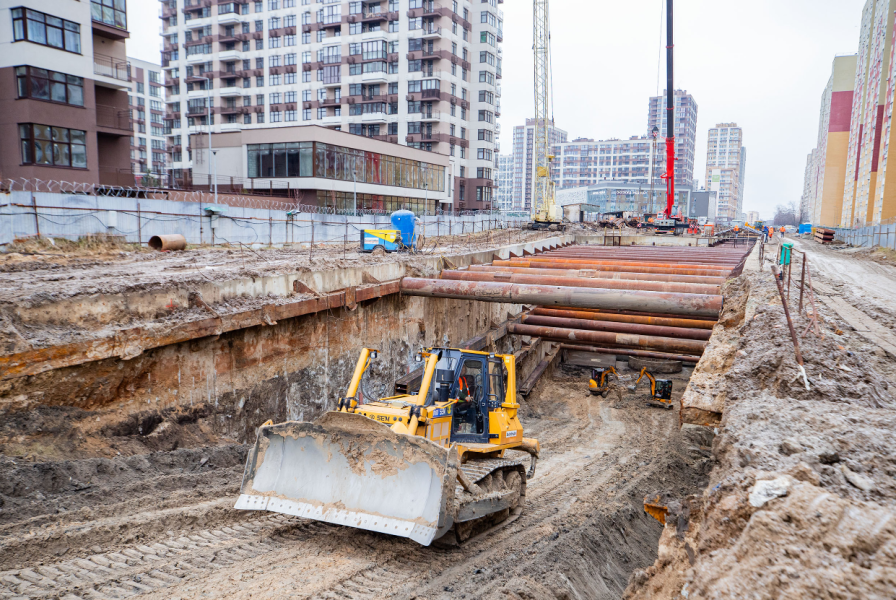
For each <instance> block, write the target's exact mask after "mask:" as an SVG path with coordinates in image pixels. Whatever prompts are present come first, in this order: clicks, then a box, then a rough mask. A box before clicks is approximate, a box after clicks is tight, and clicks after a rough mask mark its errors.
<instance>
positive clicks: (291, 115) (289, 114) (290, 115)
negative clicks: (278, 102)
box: [286, 110, 298, 122]
mask: <svg viewBox="0 0 896 600" xmlns="http://www.w3.org/2000/svg"><path fill="white" fill-rule="evenodd" d="M296 120H298V119H297V118H296V111H294V110H288V111H286V121H287V122H291V121H296Z"/></svg>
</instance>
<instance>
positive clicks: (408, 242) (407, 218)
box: [392, 210, 417, 247]
mask: <svg viewBox="0 0 896 600" xmlns="http://www.w3.org/2000/svg"><path fill="white" fill-rule="evenodd" d="M392 228H393V229H397V230H398V231H400V232H401V241H402V243H403V244H404V245H405V246H411V247H413V246H414V245H415V244H416V243H417V232H416V228H417V217H415V216H414V213H412V212H411V211H409V210H396V211H395V212H394V213H392Z"/></svg>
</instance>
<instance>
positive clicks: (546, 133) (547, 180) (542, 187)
mask: <svg viewBox="0 0 896 600" xmlns="http://www.w3.org/2000/svg"><path fill="white" fill-rule="evenodd" d="M532 7H533V24H534V27H533V41H532V50H533V51H534V53H535V148H534V151H535V161H534V162H535V186H534V189H533V194H532V222H531V223H530V228H531V229H548V228H550V227H552V226H555V227H559V226H560V224H561V222H562V218H561V215H560V209H559V207H558V206H557V205H556V203H555V202H554V182H553V181H552V180H551V162H552V161H553V160H554V156H553V154H551V140H550V123H551V102H552V100H553V96H552V90H551V20H550V14H549V10H548V0H533V1H532Z"/></svg>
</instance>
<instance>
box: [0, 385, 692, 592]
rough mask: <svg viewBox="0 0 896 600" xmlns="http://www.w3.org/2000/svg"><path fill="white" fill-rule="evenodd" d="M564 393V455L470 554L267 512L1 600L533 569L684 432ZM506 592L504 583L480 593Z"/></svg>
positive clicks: (134, 551) (402, 587)
mask: <svg viewBox="0 0 896 600" xmlns="http://www.w3.org/2000/svg"><path fill="white" fill-rule="evenodd" d="M556 387H561V388H563V387H565V388H566V389H556ZM556 387H555V389H554V390H553V394H555V395H556V394H560V395H562V396H564V397H565V398H563V400H562V401H559V402H557V403H555V405H554V406H550V407H548V408H549V409H550V410H548V411H546V412H545V414H542V415H540V417H541V418H538V417H536V418H534V419H533V425H534V424H536V422H537V427H533V429H532V430H533V431H534V432H535V433H537V435H539V436H540V438H541V439H542V443H543V444H544V445H546V446H549V447H551V448H552V449H556V452H553V451H552V452H551V453H549V454H548V455H547V456H545V457H544V458H543V459H542V461H541V462H539V465H538V470H537V472H536V476H535V477H534V478H533V479H532V480H531V482H530V484H529V487H528V490H527V492H528V493H527V506H526V509H525V510H524V511H523V513H522V515H521V516H520V518H519V519H517V520H516V521H515V522H513V523H510V524H508V525H507V526H506V527H504V528H500V529H498V530H496V531H493V532H491V533H489V534H487V535H485V536H482V537H480V538H476V539H474V540H472V541H471V542H468V543H467V544H465V545H463V546H461V547H443V546H438V545H434V546H430V547H422V546H418V545H417V544H415V543H414V542H412V541H410V540H405V539H400V538H392V537H389V536H386V535H382V534H378V533H373V532H366V531H359V530H355V529H350V528H344V527H339V526H336V525H330V524H326V523H320V522H316V521H307V520H303V519H300V518H297V517H289V516H286V515H280V514H276V513H268V514H264V515H260V516H258V517H257V518H254V519H249V520H239V521H234V522H231V523H229V524H226V526H223V525H225V524H220V523H216V524H214V525H212V526H211V527H209V526H205V527H202V526H200V528H198V529H197V530H195V531H186V532H183V534H175V535H174V536H171V535H169V536H167V537H164V539H160V540H158V541H145V542H144V543H143V544H129V545H125V546H122V547H119V548H115V549H114V550H110V551H107V552H98V553H96V554H93V555H89V556H84V557H78V558H71V559H68V560H54V561H52V562H49V561H48V562H47V563H41V564H39V565H37V566H35V565H34V564H31V565H29V566H28V567H27V568H22V569H14V570H8V571H4V572H0V600H7V599H10V600H11V599H12V598H21V597H25V598H35V599H38V598H40V599H48V598H63V599H65V600H76V599H83V600H87V599H94V598H97V599H100V598H116V599H117V598H130V597H135V596H144V597H146V598H160V599H161V598H165V599H171V598H194V597H201V596H203V594H205V593H210V594H211V595H212V596H217V597H224V596H227V597H230V598H232V599H234V600H236V599H239V598H248V597H250V596H251V597H291V598H292V597H295V598H306V599H312V600H344V599H356V598H358V599H361V600H372V599H374V598H390V597H401V598H406V597H411V596H414V595H423V596H426V597H434V596H439V595H446V592H445V591H444V590H445V589H446V588H447V589H453V587H452V586H454V587H460V586H463V585H470V583H469V579H470V573H471V572H472V570H473V569H493V570H494V571H497V572H503V571H511V572H513V571H515V570H518V569H520V568H526V567H525V566H520V559H519V558H514V557H515V556H516V555H514V554H513V552H516V553H517V554H522V555H523V556H522V561H521V562H522V564H523V565H525V564H526V563H527V562H531V561H534V560H536V557H535V555H533V554H532V550H531V548H533V547H534V546H535V545H536V544H541V543H542V542H547V544H544V545H540V546H539V548H541V549H542V550H541V551H542V552H544V551H545V550H543V549H544V548H545V547H550V544H551V543H553V542H552V540H555V539H556V537H557V533H556V532H557V531H559V530H561V529H564V530H565V527H566V525H567V524H568V523H569V522H570V521H572V520H574V518H575V517H576V514H577V512H581V511H582V510H583V509H587V510H589V511H590V510H594V507H593V502H594V499H595V498H598V499H600V498H603V497H606V498H607V499H608V500H609V501H608V502H607V505H608V507H607V508H606V512H608V513H612V512H613V511H618V510H619V507H620V503H619V502H614V501H612V500H610V497H611V496H613V495H618V496H617V497H621V496H622V494H623V493H624V490H625V488H627V487H629V486H632V485H635V484H637V483H638V481H640V480H641V479H643V478H645V477H650V476H651V474H652V473H654V472H655V471H657V470H658V469H661V468H662V465H660V464H657V465H656V466H655V467H651V468H647V469H644V470H641V469H637V468H636V467H634V465H633V463H634V462H635V459H636V457H637V455H638V454H640V453H642V452H646V451H648V450H649V449H651V448H655V447H656V446H658V445H660V444H661V441H662V440H661V438H662V437H664V436H666V437H667V436H668V434H669V432H670V431H672V430H673V429H675V427H673V425H672V424H671V422H672V420H675V419H671V415H672V413H666V412H665V411H662V412H648V413H646V414H645V413H642V412H641V411H650V409H645V408H642V407H641V406H640V405H639V406H638V407H637V408H633V407H632V406H629V405H626V406H623V407H622V409H621V410H613V409H611V408H610V403H609V402H606V401H594V400H590V399H585V400H581V401H578V400H574V399H573V398H574V397H575V396H573V395H570V394H574V393H576V395H578V394H577V389H578V388H577V387H573V386H564V385H563V384H561V385H560V386H556ZM566 391H569V392H570V394H566V393H563V392H566ZM665 415H669V417H666V416H665ZM670 419H671V420H670ZM666 420H669V423H668V424H667V423H665V421H666ZM676 425H677V421H676ZM633 471H638V472H637V474H634V473H632V472H633ZM539 475H540V476H539ZM580 500H581V501H582V502H581V503H580ZM577 503H578V506H577ZM189 508H190V507H185V510H189ZM599 510H600V511H602V512H603V511H604V510H605V509H604V508H600V509H599ZM570 527H573V526H570ZM35 562H36V561H35ZM500 585H502V583H501V581H500V579H498V580H496V581H490V582H488V583H487V584H485V585H484V586H483V587H482V589H483V591H484V590H485V589H490V588H494V587H496V586H497V587H500ZM469 593H470V592H469V591H468V594H469ZM448 595H449V596H450V594H448ZM477 595H478V594H477V593H473V596H477Z"/></svg>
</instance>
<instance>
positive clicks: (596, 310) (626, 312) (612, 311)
mask: <svg viewBox="0 0 896 600" xmlns="http://www.w3.org/2000/svg"><path fill="white" fill-rule="evenodd" d="M548 308H556V309H559V310H581V311H584V312H589V313H594V314H595V315H597V316H598V317H600V315H603V314H608V313H609V314H617V315H631V316H633V317H663V318H668V317H672V318H675V315H670V314H669V313H655V312H644V311H640V310H617V309H609V308H576V307H574V306H550V307H548ZM687 318H688V319H692V320H701V321H703V320H705V321H709V322H710V323H713V324H715V323H717V322H718V320H719V319H718V317H703V316H700V315H688V316H687Z"/></svg>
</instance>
